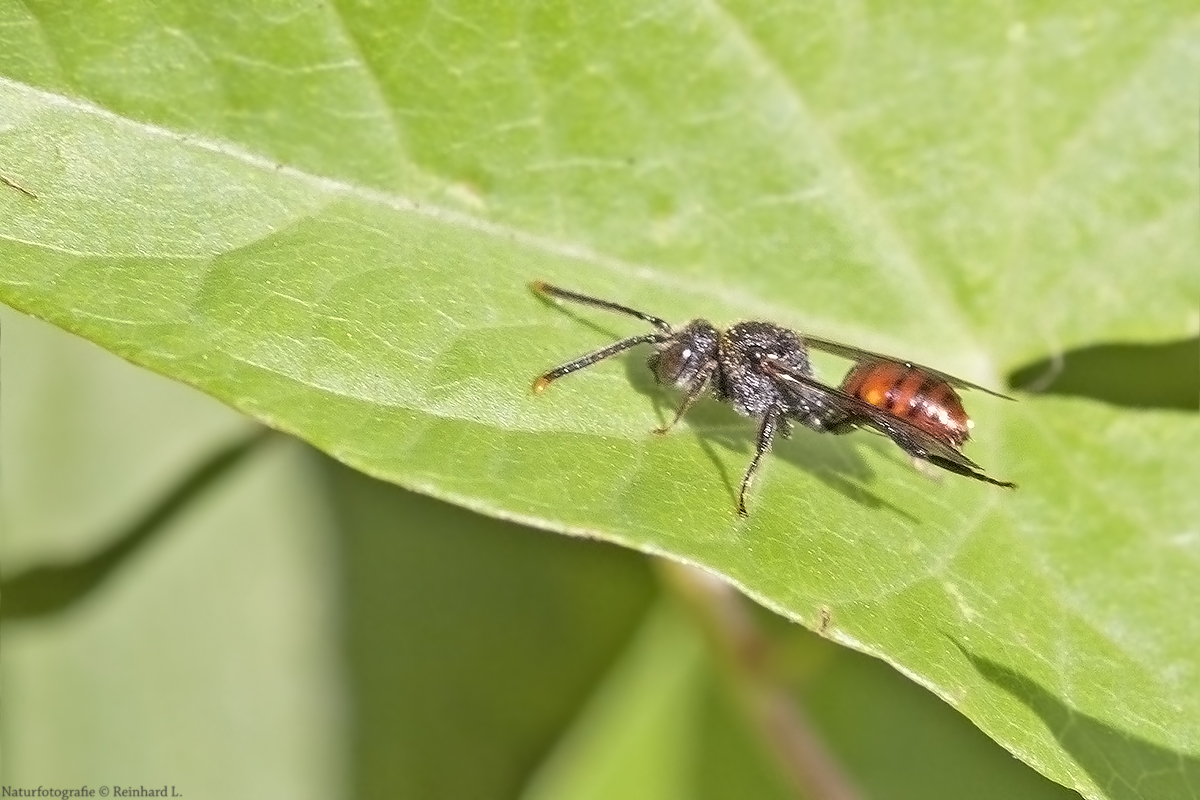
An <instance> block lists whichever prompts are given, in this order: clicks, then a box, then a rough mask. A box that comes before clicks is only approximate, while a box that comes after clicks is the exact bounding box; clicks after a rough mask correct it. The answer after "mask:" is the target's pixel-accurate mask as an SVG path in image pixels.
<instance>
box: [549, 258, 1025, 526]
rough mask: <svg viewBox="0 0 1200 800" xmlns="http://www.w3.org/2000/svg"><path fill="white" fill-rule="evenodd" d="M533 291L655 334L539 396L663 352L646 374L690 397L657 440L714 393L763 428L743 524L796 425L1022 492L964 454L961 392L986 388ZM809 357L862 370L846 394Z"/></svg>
mask: <svg viewBox="0 0 1200 800" xmlns="http://www.w3.org/2000/svg"><path fill="white" fill-rule="evenodd" d="M532 288H533V290H534V291H535V292H537V293H538V294H540V295H543V296H546V297H549V298H553V299H557V300H568V301H570V302H573V303H580V304H582V305H586V306H592V307H594V308H601V309H604V310H606V311H615V312H617V313H619V314H625V315H628V316H631V317H635V318H637V319H640V320H642V321H643V322H647V323H649V324H650V325H651V326H653V327H654V329H655V330H654V331H651V332H650V333H643V334H638V335H636V336H630V337H628V338H625V339H621V340H620V341H617V342H614V343H612V344H610V345H608V346H607V347H602V348H600V349H599V350H596V351H593V352H591V353H587V354H586V355H583V356H580V357H579V358H576V359H574V360H572V361H568V362H567V363H565V364H562V365H560V366H558V367H555V368H554V369H552V370H550V371H549V372H546V373H543V374H542V375H540V376H539V377H538V378H537V380H535V381H534V383H533V390H534V392H537V393H540V392H542V391H543V390H545V388H546V387H547V386H549V385H550V384H551V383H552V382H553V381H556V380H558V379H559V378H561V377H563V376H565V375H569V374H571V373H572V372H576V371H578V370H581V369H583V368H585V367H590V366H592V365H593V364H595V363H597V362H599V361H603V360H604V359H607V358H611V357H612V356H615V355H617V354H618V353H623V352H624V351H626V350H629V349H630V348H633V347H636V346H638V345H641V344H649V345H653V347H654V352H653V353H651V354H650V357H649V358H648V359H647V364H648V365H649V367H650V369H651V371H652V372H653V373H654V377H655V379H656V380H657V381H658V382H659V383H660V384H664V385H668V386H674V387H676V388H678V389H682V390H683V392H684V396H683V400H682V401H681V402H680V404H679V407H678V409H677V410H676V412H675V416H674V418H673V419H672V420H671V422H670V423H669V424H667V425H666V426H664V427H661V428H657V429H655V431H654V432H655V433H656V434H660V435H661V434H665V433H667V432H668V431H669V430H670V429H671V428H673V427H674V426H675V425H676V423H678V422H679V420H680V419H682V418H683V415H684V414H686V413H687V411H688V409H689V408H691V407H692V405H693V404H694V403H695V402H696V401H697V400H698V399H700V397H702V396H703V395H704V393H705V392H706V391H711V392H712V394H713V395H714V396H716V398H717V399H718V400H721V401H724V402H727V403H729V404H730V405H732V406H733V408H734V410H735V411H737V412H738V413H739V414H741V415H743V416H747V417H755V418H758V419H760V422H759V427H758V436H757V441H756V446H755V452H754V457H753V458H752V459H751V461H750V465H749V466H748V467H747V468H746V472H745V474H744V475H743V476H742V484H741V487H740V488H739V490H738V500H737V512H738V514H739V515H741V516H746V515H747V512H746V493H747V492H748V491H749V489H750V486H751V484H752V483H753V481H754V476H755V473H756V472H757V471H758V467H759V464H760V463H761V462H762V459H763V456H764V455H766V454H767V452H768V451H770V449H771V444H772V442H773V441H774V439H775V437H776V436H787V435H788V434H790V433H791V430H792V424H793V423H794V422H798V423H800V424H801V425H804V426H805V427H808V428H811V429H812V430H814V431H821V432H827V433H848V432H850V431H852V430H855V429H857V428H860V427H865V428H871V429H873V430H876V431H878V432H879V433H882V434H883V435H885V436H887V437H888V438H890V439H891V440H892V441H893V442H895V443H896V444H897V445H898V446H899V447H900V449H902V450H904V452H906V453H908V454H909V455H910V456H912V457H913V458H916V459H920V460H923V461H928V462H929V463H931V464H934V465H936V466H938V467H941V468H942V469H945V470H948V471H950V472H954V473H957V474H959V475H964V476H966V477H969V478H974V479H976V480H980V481H984V482H986V483H991V484H994V485H997V486H1005V487H1009V488H1013V487H1015V484H1013V483H1009V482H1007V481H998V480H995V479H994V478H990V477H988V476H987V475H985V474H984V473H983V472H981V471H979V466H978V465H977V464H976V463H975V462H974V461H972V460H971V459H969V458H967V457H966V456H965V455H963V453H962V449H961V448H962V444H963V442H965V441H966V440H967V438H968V431H969V429H970V427H971V421H970V419H969V418H968V417H967V415H966V412H965V411H963V409H962V401H961V400H960V399H959V397H958V394H957V393H956V392H955V391H954V388H953V387H958V388H964V389H981V388H982V387H978V386H975V385H974V384H971V383H968V382H966V381H964V380H961V379H959V378H955V377H954V376H952V375H947V374H946V373H943V372H939V371H937V370H935V369H932V368H930V367H923V366H921V365H919V364H913V363H911V362H908V361H902V360H900V359H896V358H893V357H891V356H885V355H881V354H879V353H872V352H869V351H866V350H860V349H858V348H856V347H850V346H849V345H843V344H838V343H837V342H832V341H828V340H825V339H818V338H815V337H802V336H800V335H799V334H798V333H796V332H794V331H791V330H788V329H787V328H783V327H780V326H778V325H775V324H773V323H770V322H739V323H737V324H736V325H733V326H732V327H730V328H728V329H726V330H723V331H722V330H719V329H718V328H716V327H715V326H714V325H713V324H712V323H711V322H709V321H708V320H705V319H695V320H692V321H691V322H689V323H687V324H686V325H684V326H683V327H682V328H679V329H678V330H676V329H675V328H673V327H671V325H670V324H668V323H667V322H666V321H664V320H662V319H659V318H658V317H655V316H652V315H650V314H647V313H645V312H644V311H638V310H636V309H632V308H629V307H627V306H623V305H619V304H617V303H613V302H610V301H608V300H601V299H599V298H596V297H589V296H588V295H583V294H577V293H575V292H572V291H568V290H566V289H560V288H559V287H557V286H551V285H550V284H548V283H545V282H543V281H535V282H534V283H533V284H532ZM809 347H813V348H816V349H818V350H823V351H826V352H829V353H832V354H833V355H838V356H842V357H844V358H848V359H851V360H853V361H854V362H855V365H854V366H853V367H852V368H851V369H850V371H849V372H848V373H847V375H846V378H845V379H844V380H843V381H842V384H841V386H840V387H838V388H834V387H832V386H827V385H825V384H824V383H821V382H820V381H818V380H817V379H816V378H815V377H814V375H813V369H812V364H811V363H810V361H809V358H808V348H809ZM983 391H988V390H986V389H984V390H983ZM990 393H991V394H995V393H994V392H990ZM1001 396H1003V395H1001Z"/></svg>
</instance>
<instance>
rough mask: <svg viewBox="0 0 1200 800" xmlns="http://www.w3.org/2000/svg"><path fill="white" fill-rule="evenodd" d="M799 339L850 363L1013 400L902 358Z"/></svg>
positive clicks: (817, 338) (807, 338)
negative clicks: (906, 371)
mask: <svg viewBox="0 0 1200 800" xmlns="http://www.w3.org/2000/svg"><path fill="white" fill-rule="evenodd" d="M801 338H803V340H804V343H805V344H807V345H808V346H809V347H811V348H813V349H815V350H821V351H823V352H826V353H832V354H833V355H835V356H841V357H842V358H848V359H850V360H851V361H855V362H858V363H859V364H869V363H873V362H881V363H890V364H900V365H902V366H905V367H909V368H911V369H915V370H917V371H919V372H923V373H926V374H928V375H932V376H933V377H935V378H940V379H941V380H943V381H945V382H946V383H948V384H950V385H951V386H953V387H955V388H957V389H977V390H978V391H981V392H987V393H988V394H990V395H994V396H996V397H1003V398H1004V399H1005V400H1012V399H1013V398H1011V397H1009V396H1008V395H1006V394H1000V393H999V392H994V391H992V390H991V389H988V388H987V387H985V386H980V385H979V384H977V383H971V382H970V381H964V380H963V379H962V378H956V377H954V376H953V375H949V374H947V373H945V372H942V371H941V370H936V369H934V368H933V367H927V366H925V365H924V364H916V363H913V362H912V361H908V360H906V359H903V358H896V357H894V356H887V355H884V354H883V353H872V352H871V351H870V350H861V349H859V348H857V347H851V346H850V345H848V344H841V343H839V342H831V341H830V340H828V339H821V338H819V337H817V336H807V335H805V336H802V337H801Z"/></svg>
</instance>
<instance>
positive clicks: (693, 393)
mask: <svg viewBox="0 0 1200 800" xmlns="http://www.w3.org/2000/svg"><path fill="white" fill-rule="evenodd" d="M716 368H717V362H716V360H715V359H714V360H712V361H709V362H708V363H707V364H705V365H704V366H703V367H701V368H700V371H699V372H698V373H696V377H695V378H692V382H691V383H690V384H688V389H687V394H686V395H684V397H683V402H681V403H680V404H679V408H678V409H677V410H676V411H675V419H673V420H671V423H670V424H669V425H664V426H663V427H661V428H655V429H654V433H655V434H656V435H658V436H662V435H663V434H665V433H666V432H667V431H669V430H671V428H674V427H675V425H676V423H678V422H679V420H681V419H683V415H684V414H686V413H687V412H688V409H689V408H691V407H692V405H693V404H694V403H695V402H696V401H697V400H699V399H700V395H702V394H704V390H705V389H707V388H708V383H709V381H710V380H712V374H713V372H714V371H715V370H716Z"/></svg>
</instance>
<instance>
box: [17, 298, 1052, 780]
mask: <svg viewBox="0 0 1200 800" xmlns="http://www.w3.org/2000/svg"><path fill="white" fill-rule="evenodd" d="M0 311H2V312H3V314H2V316H0V323H2V325H3V328H2V330H3V338H2V342H0V347H2V351H0V358H2V362H0V369H2V372H0V376H2V384H0V412H2V415H0V448H2V449H0V459H2V462H0V466H2V468H3V484H2V487H3V494H2V495H0V500H2V505H0V510H2V514H3V517H2V520H3V526H4V540H3V541H4V545H3V546H4V550H3V564H4V576H5V584H4V595H3V609H4V618H3V623H2V625H0V636H2V652H3V660H2V661H0V697H2V698H3V709H4V713H3V717H2V720H0V744H2V747H3V758H4V775H3V783H4V784H5V785H10V786H13V787H21V786H37V785H39V784H43V785H46V786H55V787H60V788H66V787H76V786H81V785H84V784H87V785H89V786H91V787H92V788H96V787H97V786H98V785H99V784H104V785H119V786H122V787H125V786H131V787H134V788H137V787H139V786H146V787H161V786H163V785H167V786H174V787H176V788H177V790H178V791H179V792H181V793H183V794H184V795H185V796H187V797H191V798H198V797H200V798H208V797H222V798H251V797H254V798H260V797H290V798H305V797H311V798H331V797H347V798H384V797H412V798H429V799H430V800H437V799H439V798H445V799H446V800H451V799H454V800H457V799H459V798H461V799H463V800H468V799H472V800H473V799H476V798H478V799H479V800H483V799H484V798H497V799H499V798H518V797H536V798H575V797H628V798H636V797H646V798H724V797H728V798H744V797H766V798H770V797H791V796H798V795H797V793H796V792H795V789H794V785H793V784H792V783H791V782H790V781H789V779H788V777H787V776H786V774H785V772H786V770H783V769H781V767H780V763H779V759H778V758H777V757H776V756H775V755H774V754H773V752H772V750H771V748H770V747H769V746H767V744H766V742H765V741H764V738H763V736H762V732H761V730H760V729H759V726H757V725H755V724H754V722H753V715H752V714H751V713H750V712H749V710H748V709H747V707H746V705H747V704H746V703H745V702H744V697H743V696H742V695H743V692H742V689H741V688H739V677H738V674H737V670H736V669H734V670H731V669H730V668H729V665H728V663H727V659H724V658H722V657H721V655H720V652H719V650H720V648H715V647H714V646H713V643H712V641H711V638H710V637H708V636H707V635H706V634H705V633H704V627H705V626H704V625H703V624H702V623H701V622H699V621H698V620H697V617H696V614H695V613H694V610H689V604H688V603H687V602H686V601H685V600H683V599H681V598H680V597H679V592H678V591H677V590H675V589H673V588H672V585H673V584H672V582H670V581H667V582H665V583H664V582H663V581H662V580H661V579H660V575H661V571H660V570H658V569H656V568H655V566H654V565H653V564H652V563H651V560H650V559H648V558H647V557H644V556H641V555H638V554H635V553H632V552H628V551H625V550H622V549H619V548H616V547H613V546H611V545H606V544H602V543H597V542H591V541H584V540H578V539H571V538H568V537H564V536H558V535H553V534H548V533H544V532H539V531H535V530H531V529H527V528H523V527H520V526H517V525H513V524H509V523H505V522H501V521H497V520H493V519H488V518H484V517H481V516H478V515H476V514H473V513H471V512H469V511H465V510H463V509H461V508H457V507H454V506H450V505H447V504H445V503H442V502H439V501H435V500H431V499H429V498H425V497H421V496H419V495H415V494H412V493H409V492H406V491H403V490H401V489H398V488H396V487H394V486H391V485H385V484H382V483H379V482H376V481H374V480H371V479H369V478H366V477H363V476H361V475H359V474H357V473H354V472H352V471H350V470H348V469H346V468H344V467H342V466H339V465H337V464H335V463H334V462H332V461H331V460H330V459H328V458H326V457H324V456H322V455H320V454H318V453H316V452H315V451H313V450H312V449H310V448H308V447H307V446H304V445H302V444H300V443H298V442H295V441H293V440H290V439H286V438H284V437H280V436H276V435H272V436H269V437H267V438H266V439H265V440H263V441H261V442H260V443H258V444H256V445H253V446H252V447H251V448H250V449H249V450H247V451H245V454H244V455H243V456H242V457H241V458H240V460H239V459H233V458H226V461H225V462H223V465H224V467H225V469H224V470H223V471H221V472H219V474H217V476H216V477H215V478H212V479H211V480H209V482H208V483H207V484H205V486H204V487H203V488H201V489H199V490H197V491H194V492H192V494H190V495H188V499H187V500H186V501H185V502H182V503H180V504H179V505H178V507H177V508H176V513H175V514H173V515H170V516H169V517H168V518H167V519H166V520H165V521H164V522H163V524H160V525H155V526H152V527H151V528H150V529H149V530H148V531H140V530H139V526H140V524H141V523H142V522H143V521H144V518H145V516H146V515H147V514H148V513H150V512H152V511H153V510H154V509H155V508H156V507H158V506H159V504H160V503H161V502H162V500H163V498H164V497H167V496H169V495H171V494H172V493H173V492H175V491H176V490H178V489H179V488H180V487H181V486H183V487H185V490H186V488H187V487H188V481H189V479H191V477H192V476H193V473H194V472H195V471H196V470H197V469H198V468H199V467H200V466H201V465H203V464H205V463H207V462H209V461H210V459H211V458H212V456H213V454H214V453H217V452H219V451H222V450H223V449H225V448H227V447H228V446H229V445H230V444H231V443H237V442H239V441H242V440H244V437H246V436H247V435H251V434H252V433H253V428H252V427H251V426H250V423H248V422H247V421H246V420H245V419H243V418H242V417H240V416H239V415H237V414H235V413H233V412H231V411H230V410H228V409H226V408H225V407H223V406H221V405H219V404H218V403H216V402H215V401H213V400H210V399H208V398H206V397H204V396H202V395H200V394H199V393H197V392H195V391H193V390H190V389H188V388H185V387H183V386H181V385H179V384H175V383H172V382H170V381H167V380H165V379H163V378H160V377H158V376H155V375H152V374H150V373H148V372H145V371H143V370H141V369H139V368H136V367H133V366H131V365H129V364H127V363H125V362H124V361H121V360H120V359H118V358H116V357H115V356H112V355H109V354H107V353H105V352H103V351H101V350H99V349H98V348H96V347H94V346H92V345H90V344H88V343H85V342H83V341H81V340H78V339H76V338H74V337H72V336H70V335H68V334H65V333H62V332H60V331H57V330H56V329H53V328H51V327H49V326H47V325H45V324H44V323H40V322H37V321H34V320H31V319H29V318H26V317H23V316H21V315H18V314H15V313H13V312H9V311H7V310H0ZM131 540H133V544H132V545H129V542H130V541H131ZM106 554H107V555H106ZM14 585H15V586H16V587H17V589H16V590H15V591H14ZM39 592H40V594H39ZM47 593H48V594H47ZM753 614H754V619H755V620H756V623H757V625H758V626H760V629H761V631H762V633H763V635H764V637H765V639H766V641H767V643H768V650H767V652H766V654H765V655H763V656H762V658H763V659H765V662H766V665H767V666H766V667H765V674H766V675H767V678H768V679H769V680H770V681H772V682H775V683H776V684H777V685H778V687H779V688H780V689H782V690H783V691H784V692H785V693H786V694H787V695H788V696H789V697H790V698H791V700H793V701H794V703H795V708H796V709H797V713H798V714H799V715H800V716H801V717H808V718H809V719H810V721H811V724H812V726H813V728H814V730H815V732H816V735H817V736H818V737H819V738H820V739H821V740H823V741H824V742H825V745H826V746H827V747H828V748H829V750H830V752H831V754H832V756H831V759H832V760H833V761H834V762H835V763H839V764H840V765H841V769H842V770H843V771H844V773H845V774H846V775H848V776H849V777H850V778H851V779H852V781H853V782H854V783H855V784H856V785H857V786H858V787H859V788H860V790H861V791H862V793H863V796H867V797H876V798H926V799H928V798H961V797H966V796H970V797H976V798H996V799H997V800H999V798H1011V797H1027V798H1053V797H1070V796H1075V795H1074V793H1073V792H1069V791H1067V790H1065V789H1062V788H1060V787H1058V786H1057V785H1055V784H1051V783H1050V782H1048V781H1046V780H1045V779H1043V778H1041V777H1040V776H1038V775H1037V774H1036V773H1034V772H1033V771H1032V770H1030V769H1028V768H1027V767H1025V766H1024V765H1022V764H1021V763H1019V762H1018V761H1016V760H1015V759H1014V758H1013V757H1012V756H1010V755H1009V754H1008V753H1006V752H1005V751H1004V750H1002V749H1001V748H1000V747H999V746H998V745H996V744H994V743H992V742H991V741H990V740H989V739H987V738H986V737H985V736H984V735H983V734H982V733H980V732H979V731H978V730H977V729H975V728H974V726H972V725H971V724H970V723H969V722H968V721H967V720H966V719H965V718H963V717H961V716H959V715H958V714H957V713H956V712H954V711H953V710H951V709H950V708H949V707H948V706H946V705H945V704H943V703H942V702H941V701H939V700H937V699H936V698H934V697H933V696H932V695H929V694H927V693H926V692H925V691H924V690H923V689H921V688H919V687H918V686H917V685H915V684H913V683H911V682H910V681H909V680H908V679H907V678H905V677H903V676H901V675H899V674H898V673H896V672H895V671H893V670H892V669H891V668H890V667H888V666H886V665H884V664H882V663H881V662H877V661H875V660H873V659H870V658H867V657H865V656H862V655H858V654H856V653H853V652H851V651H848V650H846V649H844V648H841V647H838V646H836V645H832V644H830V643H828V642H826V641H825V640H823V639H821V638H820V637H818V636H816V635H815V634H811V633H808V632H806V631H804V630H803V629H801V628H799V627H797V626H794V625H791V624H788V623H786V622H784V621H783V620H781V619H779V618H776V617H773V616H772V615H770V614H769V612H766V611H761V610H758V611H755V612H753Z"/></svg>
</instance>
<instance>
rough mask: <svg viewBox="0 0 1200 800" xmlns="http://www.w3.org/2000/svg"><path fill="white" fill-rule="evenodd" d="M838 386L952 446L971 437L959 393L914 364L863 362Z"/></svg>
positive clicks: (969, 425)
mask: <svg viewBox="0 0 1200 800" xmlns="http://www.w3.org/2000/svg"><path fill="white" fill-rule="evenodd" d="M841 390H842V391H843V392H845V393H846V394H848V395H851V396H853V397H857V398H858V399H859V400H862V401H863V402H864V403H869V404H870V405H873V406H875V407H876V408H881V409H883V410H884V411H887V412H888V413H889V414H891V415H892V416H894V417H898V418H900V419H903V420H904V421H906V422H909V423H911V424H912V425H915V426H916V427H918V428H920V429H921V430H923V431H925V432H926V433H928V434H930V435H931V436H936V437H938V438H939V439H942V440H944V441H946V442H947V443H948V444H950V445H952V446H953V447H955V448H959V449H961V448H962V445H963V442H965V441H967V439H968V438H970V435H971V420H970V419H969V418H968V417H967V413H966V411H964V410H963V406H962V400H960V399H959V397H958V393H957V392H955V391H954V389H953V388H952V387H951V386H950V384H948V383H947V382H946V381H944V380H942V379H941V378H938V377H936V376H934V375H930V374H929V373H927V372H923V371H922V370H919V369H916V368H914V367H910V366H906V365H904V364H896V363H892V362H883V361H877V362H864V363H861V364H858V365H856V366H855V367H854V368H853V369H851V370H850V372H849V373H848V374H847V375H846V378H845V380H843V381H842V386H841Z"/></svg>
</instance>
